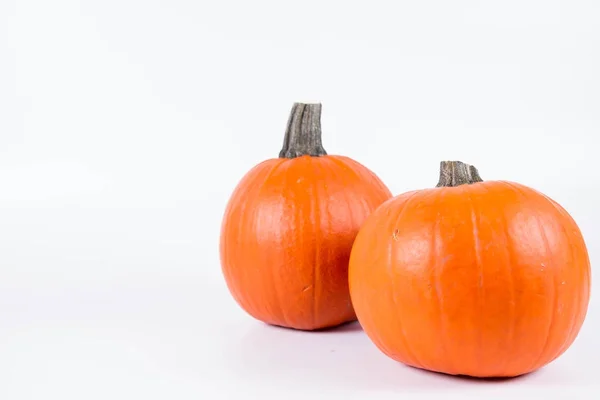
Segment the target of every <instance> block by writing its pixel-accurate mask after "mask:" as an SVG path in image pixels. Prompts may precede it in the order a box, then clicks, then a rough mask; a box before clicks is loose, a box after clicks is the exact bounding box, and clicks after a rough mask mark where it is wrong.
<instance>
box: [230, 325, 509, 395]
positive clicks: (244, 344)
mask: <svg viewBox="0 0 600 400" xmlns="http://www.w3.org/2000/svg"><path fill="white" fill-rule="evenodd" d="M230 351H232V352H233V354H231V356H230V357H227V358H228V359H229V360H230V361H231V365H230V367H231V368H234V369H236V370H237V371H238V373H240V374H242V375H243V376H245V377H248V376H251V377H252V379H256V380H265V381H267V380H273V379H276V380H277V382H278V384H283V385H286V384H287V385H289V386H290V387H294V386H296V385H297V384H298V381H299V380H300V379H301V380H302V381H303V382H305V383H309V384H311V385H317V386H319V387H324V388H327V387H329V388H335V387H341V386H343V387H351V388H353V389H356V390H388V391H394V392H419V391H425V390H427V391H432V390H434V391H435V390H449V389H457V390H458V389H461V390H464V389H465V388H466V387H469V386H470V387H473V386H474V385H473V384H472V383H473V382H482V381H483V380H480V379H479V380H478V379H475V378H467V377H453V376H450V375H444V374H440V373H434V372H428V371H424V370H420V369H416V368H410V367H407V366H404V365H403V364H400V363H398V362H396V361H394V360H391V359H390V358H388V357H387V356H385V355H384V354H383V353H381V352H380V351H379V350H378V349H377V348H376V347H375V345H373V344H372V343H371V342H370V340H369V339H368V338H367V336H366V335H365V333H364V332H363V331H362V329H361V327H360V325H359V324H358V323H357V322H352V323H348V324H344V325H341V326H338V327H335V328H331V329H327V330H321V331H312V332H306V331H298V330H292V329H288V328H281V327H273V326H269V325H264V324H260V323H257V324H255V325H253V326H252V327H251V328H250V329H249V330H248V331H247V332H246V333H245V334H243V335H242V336H241V337H240V342H239V343H237V345H235V346H232V347H231V348H230ZM504 381H506V380H498V381H493V380H489V381H487V382H488V383H501V382H504Z"/></svg>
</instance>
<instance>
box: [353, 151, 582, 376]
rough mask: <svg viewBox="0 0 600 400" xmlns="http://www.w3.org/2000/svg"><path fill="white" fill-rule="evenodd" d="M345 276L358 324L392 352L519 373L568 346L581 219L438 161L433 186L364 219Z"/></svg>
mask: <svg viewBox="0 0 600 400" xmlns="http://www.w3.org/2000/svg"><path fill="white" fill-rule="evenodd" d="M349 282H350V293H351V297H352V302H353V304H354V308H355V310H356V314H357V316H358V320H359V322H360V324H361V325H362V327H363V329H364V330H365V332H366V333H367V335H368V336H369V337H370V339H371V340H372V341H373V342H374V343H375V345H376V346H377V347H378V348H379V349H380V350H382V351H383V352H384V353H385V354H387V355H388V356H390V357H391V358H393V359H395V360H397V361H400V362H402V363H405V364H408V365H410V366H413V367H417V368H422V369H427V370H431V371H437V372H443V373H447V374H452V375H469V376H474V377H512V376H517V375H521V374H525V373H528V372H530V371H534V370H535V369H538V368H540V367H542V366H544V365H545V364H547V363H549V362H551V361H552V360H554V359H555V358H557V357H558V356H560V355H561V354H562V353H563V352H564V351H565V350H567V348H568V347H569V346H570V345H571V344H572V343H573V341H574V340H575V337H576V336H577V334H578V332H579V330H580V328H581V326H582V324H583V321H584V318H585V315H586V312H587V308H588V303H589V295H590V264H589V258H588V253H587V250H586V245H585V243H584V239H583V237H582V235H581V232H580V230H579V228H578V227H577V225H576V223H575V222H574V220H573V219H572V218H571V217H570V216H569V214H568V213H567V212H566V211H565V210H564V209H563V208H562V207H561V206H560V205H558V204H557V203H556V202H555V201H553V200H551V199H550V198H548V197H546V196H545V195H543V194H541V193H539V192H537V191H535V190H533V189H530V188H528V187H526V186H523V185H520V184H517V183H509V182H504V181H490V182H483V181H482V180H481V178H480V177H479V174H478V172H477V170H476V169H475V168H474V167H472V166H469V165H466V164H463V163H460V162H442V164H441V173H440V181H439V183H438V187H437V188H432V189H426V190H420V191H414V192H409V193H406V194H403V195H400V196H397V197H394V198H393V199H391V200H389V201H387V202H385V203H384V204H383V205H382V206H381V207H379V208H378V209H377V210H376V211H375V212H373V213H372V214H371V216H370V217H369V218H368V219H367V221H366V222H365V224H364V225H363V227H362V228H361V230H360V232H359V234H358V236H357V238H356V241H355V243H354V247H353V250H352V255H351V259H350V267H349Z"/></svg>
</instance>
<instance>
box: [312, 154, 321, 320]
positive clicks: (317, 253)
mask: <svg viewBox="0 0 600 400" xmlns="http://www.w3.org/2000/svg"><path fill="white" fill-rule="evenodd" d="M309 160H310V159H309ZM310 164H311V165H312V167H313V182H312V184H313V185H314V186H313V190H314V194H313V196H312V202H311V205H312V212H311V214H313V216H314V219H315V222H314V224H313V230H314V236H315V261H314V265H313V315H312V319H313V326H317V322H318V317H317V312H318V310H319V293H318V290H317V289H318V288H317V283H318V280H319V273H320V271H321V265H320V261H321V259H320V257H319V256H320V246H321V237H320V235H319V232H320V231H321V213H320V210H319V206H320V205H319V203H318V201H317V199H319V198H320V196H319V194H318V192H319V190H318V187H319V185H320V184H321V180H320V179H319V170H320V169H321V168H319V165H318V163H315V162H312V160H310ZM321 172H322V169H321Z"/></svg>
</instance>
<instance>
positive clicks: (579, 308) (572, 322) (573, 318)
mask: <svg viewBox="0 0 600 400" xmlns="http://www.w3.org/2000/svg"><path fill="white" fill-rule="evenodd" d="M542 196H544V198H545V199H546V200H547V201H548V202H549V203H550V204H551V205H552V207H553V208H554V209H555V210H556V211H558V212H559V214H561V215H562V216H568V217H569V218H568V219H569V220H572V218H571V216H570V215H568V213H567V212H566V211H565V210H564V209H563V208H562V207H557V204H556V203H555V202H554V201H553V200H552V199H550V198H549V197H548V196H546V195H544V194H542ZM561 228H562V231H563V235H564V236H565V239H566V240H568V241H569V251H570V256H571V261H574V260H575V257H573V256H574V254H575V252H574V251H573V240H572V239H571V237H570V236H569V234H568V232H567V229H566V228H565V226H564V225H563V224H561ZM585 270H586V271H587V268H585ZM588 282H589V276H588ZM576 296H577V301H576V302H575V304H576V305H577V312H576V313H573V315H572V316H571V319H570V320H569V324H570V327H569V333H568V335H567V336H566V337H565V340H564V341H563V343H562V344H561V345H560V346H559V347H558V350H557V351H556V354H554V355H553V356H552V359H551V360H554V359H556V358H557V357H559V356H560V355H561V354H562V353H563V352H564V351H565V350H566V348H567V347H568V346H569V344H570V343H572V341H573V340H574V338H573V337H572V336H573V332H574V331H575V326H576V323H575V321H577V320H579V319H581V313H582V311H583V309H585V307H582V306H581V295H580V293H579V291H576Z"/></svg>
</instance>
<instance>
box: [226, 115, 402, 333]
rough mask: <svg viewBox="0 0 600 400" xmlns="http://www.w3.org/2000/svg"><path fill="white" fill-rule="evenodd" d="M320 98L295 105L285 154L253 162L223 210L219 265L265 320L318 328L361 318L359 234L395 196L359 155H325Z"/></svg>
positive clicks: (239, 296)
mask: <svg viewBox="0 0 600 400" xmlns="http://www.w3.org/2000/svg"><path fill="white" fill-rule="evenodd" d="M320 119H321V105H320V104H295V105H294V107H293V108H292V112H291V115H290V118H289V121H288V127H287V131H286V134H285V139H284V144H283V149H282V150H281V152H280V154H279V158H274V159H270V160H266V161H264V162H262V163H260V164H258V165H257V166H255V167H254V168H253V169H252V170H250V171H249V172H248V173H247V174H246V175H245V176H244V177H243V179H242V180H241V182H240V183H239V184H238V186H237V188H236V189H235V191H234V193H233V195H232V196H231V199H230V200H229V203H228V205H227V209H226V211H225V216H224V217H223V224H222V230H221V243H220V253H221V265H222V270H223V274H224V276H225V279H226V281H227V285H228V288H229V290H230V292H231V294H232V295H233V297H234V298H235V300H236V301H237V302H238V303H239V305H240V306H241V307H242V308H243V309H244V310H245V311H246V312H248V313H249V314H250V315H252V316H253V317H254V318H256V319H258V320H261V321H264V322H266V323H268V324H272V325H279V326H284V327H289V328H295V329H303V330H313V329H320V328H326V327H331V326H335V325H339V324H342V323H344V322H348V321H353V320H356V315H355V313H354V310H353V308H352V304H351V302H350V293H349V289H348V260H349V258H350V251H351V248H352V242H353V241H354V238H355V237H356V234H357V233H358V230H359V228H360V226H361V225H362V223H363V221H364V220H365V218H366V217H367V216H368V215H369V214H370V213H371V212H372V211H373V210H374V209H375V208H376V207H377V206H379V205H380V204H381V203H383V202H384V201H385V200H387V199H389V198H390V197H391V196H392V195H391V193H390V191H389V190H388V189H387V187H386V186H385V185H384V184H383V183H382V182H381V181H380V180H379V178H378V177H377V176H375V174H374V173H373V172H371V171H370V170H368V169H367V168H366V167H364V166H362V165H361V164H359V163H358V162H356V161H354V160H352V159H350V158H348V157H343V156H333V155H327V153H326V152H325V150H324V149H323V147H322V145H321V121H320Z"/></svg>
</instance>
